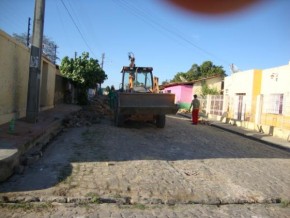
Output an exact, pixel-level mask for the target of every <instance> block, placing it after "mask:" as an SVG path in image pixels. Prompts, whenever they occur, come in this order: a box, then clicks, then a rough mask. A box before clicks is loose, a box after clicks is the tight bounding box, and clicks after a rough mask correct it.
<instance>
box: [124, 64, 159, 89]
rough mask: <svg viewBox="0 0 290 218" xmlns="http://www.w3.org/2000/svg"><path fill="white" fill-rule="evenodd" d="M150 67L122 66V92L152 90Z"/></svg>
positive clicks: (151, 69)
mask: <svg viewBox="0 0 290 218" xmlns="http://www.w3.org/2000/svg"><path fill="white" fill-rule="evenodd" d="M152 71H153V68H152V67H123V68H122V71H121V73H122V74H123V75H122V83H121V87H120V88H121V91H123V92H141V93H142V92H143V93H144V92H145V93H146V92H153V89H154V84H153V75H152Z"/></svg>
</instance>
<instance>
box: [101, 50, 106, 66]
mask: <svg viewBox="0 0 290 218" xmlns="http://www.w3.org/2000/svg"><path fill="white" fill-rule="evenodd" d="M104 60H105V53H103V54H102V62H101V68H102V69H103V68H104Z"/></svg>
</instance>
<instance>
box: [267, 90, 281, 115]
mask: <svg viewBox="0 0 290 218" xmlns="http://www.w3.org/2000/svg"><path fill="white" fill-rule="evenodd" d="M263 108H264V113H270V114H282V112H283V94H271V95H267V96H265V98H264V107H263Z"/></svg>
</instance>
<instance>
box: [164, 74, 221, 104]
mask: <svg viewBox="0 0 290 218" xmlns="http://www.w3.org/2000/svg"><path fill="white" fill-rule="evenodd" d="M205 84H206V85H207V87H208V88H210V89H215V90H217V91H218V92H219V93H223V77H222V76H219V75H216V76H212V77H208V78H202V79H198V80H194V81H191V82H180V83H169V84H166V85H164V90H163V92H165V93H174V94H175V103H176V104H178V105H179V108H181V109H189V107H190V104H191V101H192V99H193V95H194V94H196V95H198V98H199V99H200V100H201V101H202V105H204V102H205V101H206V100H205V99H203V96H202V87H203V85H205Z"/></svg>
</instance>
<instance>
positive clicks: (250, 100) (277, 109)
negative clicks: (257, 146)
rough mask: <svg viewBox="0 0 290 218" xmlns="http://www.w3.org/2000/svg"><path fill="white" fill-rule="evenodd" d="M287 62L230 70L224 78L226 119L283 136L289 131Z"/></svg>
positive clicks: (289, 108) (289, 110)
mask: <svg viewBox="0 0 290 218" xmlns="http://www.w3.org/2000/svg"><path fill="white" fill-rule="evenodd" d="M289 84H290V62H289V64H288V65H284V66H279V67H274V68H269V69H264V70H248V71H241V72H237V73H233V74H232V75H230V76H228V77H226V78H225V84H224V86H225V87H224V104H223V111H224V112H226V113H227V116H226V118H227V121H228V122H230V123H233V124H235V125H238V126H243V127H246V128H249V129H255V130H257V131H260V132H264V133H267V134H270V135H274V136H277V137H280V138H285V139H287V138H288V137H289V133H290V85H289Z"/></svg>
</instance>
